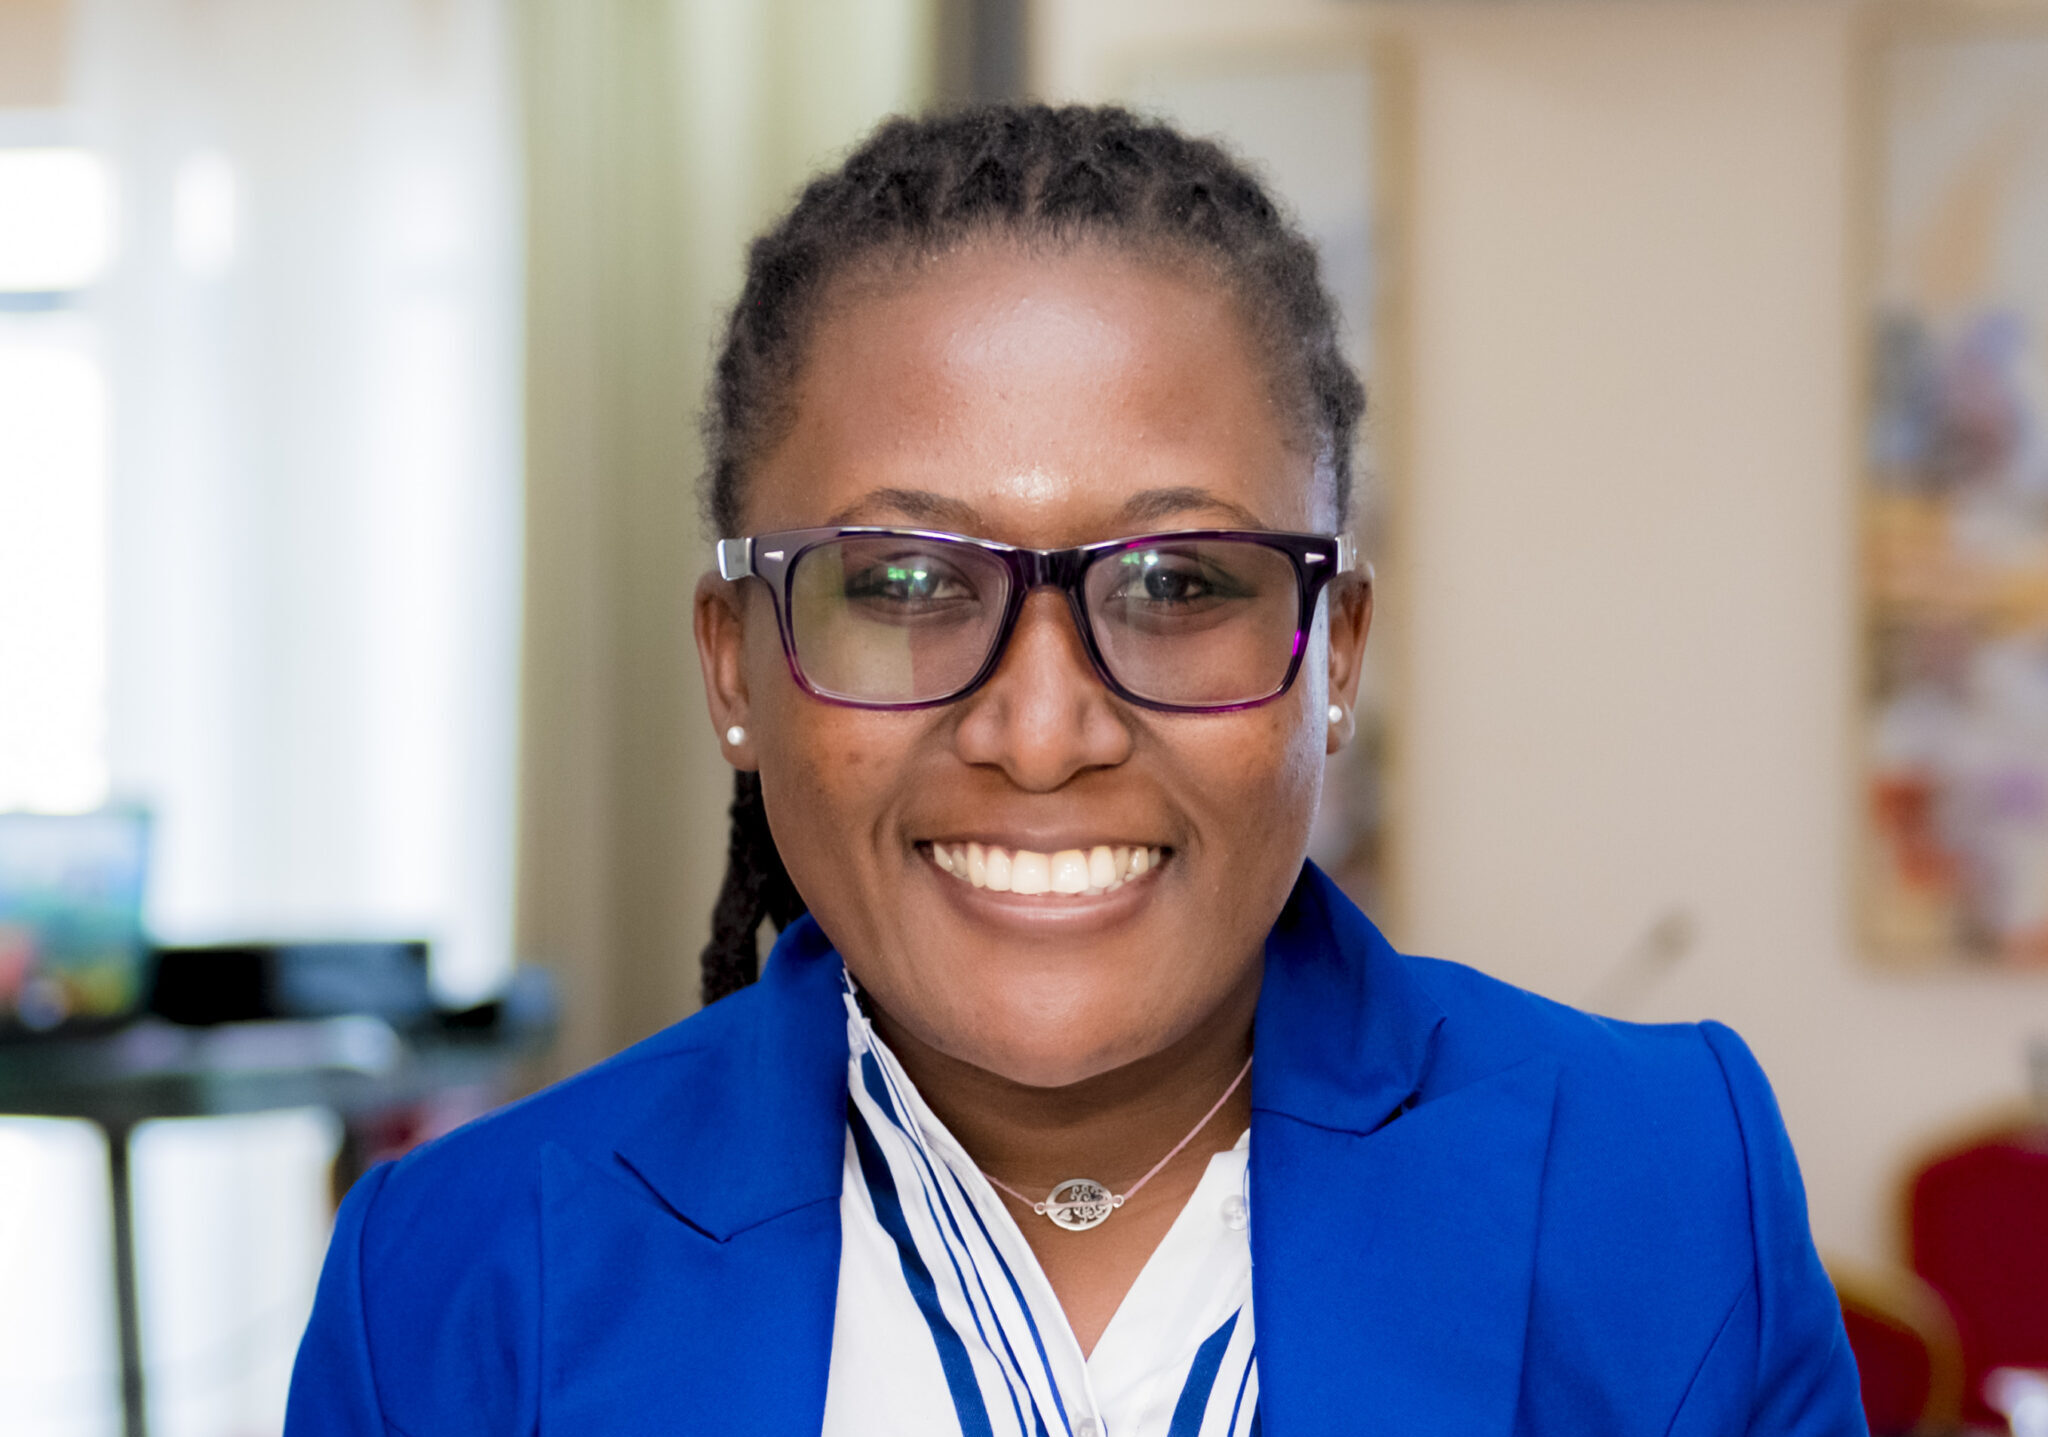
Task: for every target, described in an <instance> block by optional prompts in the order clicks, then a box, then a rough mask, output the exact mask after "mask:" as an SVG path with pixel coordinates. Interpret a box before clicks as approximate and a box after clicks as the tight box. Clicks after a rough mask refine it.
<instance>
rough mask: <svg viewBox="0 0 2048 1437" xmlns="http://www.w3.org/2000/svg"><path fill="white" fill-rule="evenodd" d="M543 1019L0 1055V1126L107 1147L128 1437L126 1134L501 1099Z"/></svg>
mask: <svg viewBox="0 0 2048 1437" xmlns="http://www.w3.org/2000/svg"><path fill="white" fill-rule="evenodd" d="M551 1016H552V1015H549V1018H548V1019H547V1020H538V1019H529V1020H527V1021H525V1022H523V1023H521V1022H500V1023H499V1024H498V1025H497V1026H496V1027H494V1028H490V1029H479V1030H476V1031H463V1030H453V1031H425V1032H410V1033H404V1034H401V1033H400V1032H398V1031H397V1030H395V1029H393V1028H392V1027H391V1026H390V1025H389V1024H388V1023H386V1022H384V1021H383V1020H382V1019H380V1018H370V1017H361V1016H352V1017H339V1018H316V1019H288V1020H278V1021H266V1022H254V1023H223V1024H221V1025H219V1026H218V1027H211V1028H187V1027H179V1026H177V1025H175V1024H171V1023H166V1022H164V1021H162V1020H161V1019H155V1018H147V1019H143V1020H141V1021H139V1022H137V1023H134V1024H132V1025H130V1026H129V1027H126V1028H123V1029H121V1030H120V1031H118V1032H115V1033H111V1034H107V1035H104V1036H99V1037H90V1038H86V1037H80V1038H44V1039H39V1040H37V1041H34V1042H27V1043H21V1044H10V1045H8V1046H4V1047H0V1113H10V1114H22V1115H27V1116H33V1117H51V1118H83V1119H85V1120H87V1121H89V1122H92V1123H94V1124H97V1125H98V1127H99V1128H100V1130H101V1131H102V1132H103V1133H105V1134H106V1139H107V1178H108V1182H109V1183H110V1185H111V1188H112V1195H113V1215H114V1223H113V1227H114V1283H115V1289H116V1291H115V1296H116V1299H117V1306H116V1312H117V1313H118V1316H119V1326H120V1338H121V1407H122V1412H123V1416H124V1424H125V1425H124V1430H125V1432H126V1433H127V1437H146V1427H147V1415H146V1410H145V1407H144V1402H143V1368H142V1333H141V1327H140V1320H139V1318H138V1315H137V1309H136V1294H135V1228H134V1220H133V1210H132V1198H131V1193H130V1189H129V1183H128V1156H129V1142H130V1139H131V1138H132V1137H133V1135H134V1132H135V1128H136V1126H137V1125H138V1124H140V1123H144V1122H148V1121H150V1120H151V1119H154V1118H197V1117H218V1116H225V1115H227V1114H231V1113H254V1112H264V1111H267V1110H272V1109H279V1108H301V1107H320V1108H329V1109H332V1110H333V1111H335V1112H337V1113H339V1114H341V1115H342V1116H343V1117H344V1118H348V1117H351V1116H357V1115H364V1114H369V1113H375V1112H379V1111H383V1110H386V1109H390V1108H396V1107H403V1106H406V1105H408V1104H412V1103H417V1102H421V1101H423V1100H425V1099H427V1098H430V1097H433V1096H434V1095H436V1094H438V1093H445V1092H448V1091H449V1090H451V1089H455V1088H467V1087H476V1086H483V1085H488V1086H493V1087H497V1088H499V1089H501V1090H504V1091H507V1092H509V1089H510V1086H511V1084H512V1081H513V1079H514V1078H515V1076H516V1074H517V1071H518V1068H519V1066H520V1065H521V1064H522V1063H524V1062H525V1061H527V1060H528V1059H531V1058H534V1057H536V1056H538V1055H539V1054H540V1053H541V1052H543V1051H544V1050H545V1049H546V1047H547V1044H548V1041H549V1040H550V1039H551V1038H552V1037H553V1023H552V1021H551Z"/></svg>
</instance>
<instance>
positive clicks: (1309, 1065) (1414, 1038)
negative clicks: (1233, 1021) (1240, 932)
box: [1252, 863, 1444, 1133]
mask: <svg viewBox="0 0 2048 1437" xmlns="http://www.w3.org/2000/svg"><path fill="white" fill-rule="evenodd" d="M1443 1025H1444V1012H1443V1009H1442V1008H1440V1007H1439V1006H1438V1005H1437V1002H1436V1000H1435V999H1434V998H1432V997H1430V995H1429V994H1428V993H1427V992H1426V991H1425V990H1424V989H1423V987H1422V985H1421V984H1420V983H1418V982H1417V981H1416V979H1415V977H1414V974H1413V972H1412V970H1411V967H1410V965H1409V964H1408V963H1407V962H1406V961H1405V960H1404V959H1402V958H1401V956H1400V955H1399V954H1397V953H1395V951H1394V949H1393V947H1392V946H1391V945H1390V944H1389V943H1388V942H1387V940H1386V939H1385V938H1382V937H1381V936H1380V932H1379V930H1378V929H1377V928H1375V927H1373V926H1372V924H1371V922H1369V921H1368V920H1367V919H1366V916H1365V915H1364V914H1363V913H1361V912H1359V911H1358V908H1357V906H1356V905H1354V904H1353V903H1352V902H1351V900H1350V899H1348V898H1346V897H1345V896H1344V894H1343V892H1342V890H1340V889H1339V888H1338V887H1337V885H1336V884H1334V883H1332V882H1331V881H1330V880H1329V878H1328V877H1327V876H1326V875H1325V874H1324V873H1323V871H1322V870H1321V869H1319V868H1317V867H1316V866H1315V865H1314V864H1312V863H1311V864H1306V865H1304V866H1303V868H1302V873H1301V878H1300V881H1299V882H1297V883H1296V884H1295V887H1294V893H1293V896H1292V897H1290V898H1289V899H1288V902H1287V907H1286V908H1285V909H1284V910H1282V912H1281V914H1280V921H1279V922H1278V923H1276V924H1275V925H1274V926H1273V933H1272V936H1271V937H1270V938H1269V939H1268V940H1267V943H1266V973H1265V980H1264V983H1263V985H1262V986H1261V988H1260V990H1259V1009H1258V1016H1257V1018H1256V1020H1255V1022H1254V1028H1253V1048H1254V1051H1255V1052H1256V1053H1257V1054H1258V1061H1257V1062H1256V1063H1255V1064H1254V1065H1253V1068H1252V1107H1253V1109H1254V1110H1255V1111H1259V1110H1263V1111H1266V1112H1274V1113H1282V1114H1285V1115H1286V1116H1288V1117H1292V1118H1297V1119H1299V1120H1300V1121H1302V1122H1305V1123H1314V1124H1316V1125H1317V1126H1319V1127H1325V1128H1339V1129H1343V1130H1345V1131H1347V1132H1357V1133H1367V1132H1372V1131H1373V1130H1374V1129H1376V1128H1378V1127H1380V1126H1381V1125H1382V1124H1384V1123H1385V1122H1386V1121H1387V1120H1388V1119H1389V1118H1390V1117H1392V1116H1393V1115H1394V1113H1396V1112H1397V1111H1399V1110H1400V1109H1401V1108H1402V1107H1403V1105H1405V1104H1407V1103H1408V1102H1409V1101H1410V1100H1411V1099H1412V1098H1413V1097H1414V1095H1415V1094H1416V1092H1417V1091H1418V1090H1419V1089H1420V1088H1421V1086H1422V1083H1423V1081H1424V1079H1425V1077H1426V1076H1427V1074H1428V1071H1429V1064H1430V1059H1431V1056H1432V1055H1433V1054H1434V1052H1435V1049H1436V1044H1437V1038H1438V1035H1439V1033H1440V1032H1441V1030H1442V1028H1443Z"/></svg>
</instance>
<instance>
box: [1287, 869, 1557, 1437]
mask: <svg viewBox="0 0 2048 1437" xmlns="http://www.w3.org/2000/svg"><path fill="white" fill-rule="evenodd" d="M1337 1014H1343V1015H1348V1016H1347V1017H1346V1018H1333V1015H1337ZM1446 1021H1447V1020H1446V1019H1445V1017H1444V1015H1443V1013H1442V1011H1441V1010H1440V1009H1439V1008H1438V1007H1437V1006H1436V1004H1435V1002H1434V1000H1433V999H1431V998H1430V997H1429V995H1428V994H1427V993H1426V992H1424V991H1423V990H1422V988H1421V987H1420V985H1419V984H1418V983H1417V982H1416V980H1415V978H1414V976H1413V974H1412V972H1411V971H1410V969H1409V967H1408V965H1407V964H1406V963H1405V962H1404V961H1403V960H1402V959H1400V958H1399V957H1398V956H1397V955H1395V954H1394V953H1393V951H1392V949H1391V948H1389V947H1388V946H1387V944H1386V942H1385V940H1384V939H1382V938H1381V937H1380V936H1379V934H1378V933H1377V932H1376V931H1375V930H1373V929H1372V927H1371V925H1370V924H1369V923H1367V922H1366V921H1365V919H1364V917H1363V915H1361V914H1359V913H1358V912H1357V910H1356V909H1354V908H1352V907H1351V905H1350V904H1349V902H1348V901H1346V900H1345V899H1344V898H1343V897H1342V895H1341V894H1338V893H1337V892H1336V891H1335V889H1334V887H1332V886H1331V885H1330V884H1329V882H1328V880H1327V879H1325V878H1323V877H1322V875H1321V874H1319V873H1316V872H1315V871H1314V870H1313V869H1311V870H1310V871H1309V873H1308V874H1307V875H1306V876H1305V877H1304V879H1303V882H1302V886H1301V888H1300V889H1299V890H1298V891H1297V893H1296V896H1295V901H1294V903H1293V904H1292V905H1290V909H1289V914H1288V916H1287V917H1286V918H1285V919H1283V922H1282V925H1281V927H1280V928H1278V929H1276V931H1275V935H1274V939H1273V942H1272V944H1271V945H1270V946H1269V949H1268V956H1267V970H1266V986H1265V988H1264V990H1263V991H1262V994H1261V998H1260V1010H1259V1019H1258V1034H1257V1051H1258V1052H1259V1055H1260V1066H1259V1067H1258V1068H1255V1069H1254V1089H1253V1093H1252V1105H1253V1115H1252V1144H1251V1164H1252V1174H1251V1197H1252V1283H1253V1295H1254V1303H1255V1307H1256V1311H1257V1314H1258V1316H1257V1321H1258V1342H1259V1390H1260V1398H1259V1401H1260V1411H1261V1414H1262V1417H1263V1420H1264V1422H1265V1424H1267V1425H1270V1427H1271V1429H1272V1430H1273V1431H1276V1432H1287V1433H1290V1434H1306V1433H1315V1432H1327V1433H1346V1434H1349V1433H1355V1432H1359V1431H1368V1430H1369V1431H1386V1432H1413V1431H1427V1432H1443V1433H1458V1434H1474V1437H1479V1435H1480V1434H1507V1433H1509V1432H1510V1431H1511V1430H1512V1428H1513V1425H1514V1419H1515V1406H1516V1398H1517V1393H1518V1391H1519V1389H1520V1384H1521V1369H1522V1349H1523V1338H1524V1331H1525V1328H1526V1325H1527V1320H1528V1308H1529V1295H1530V1285H1531V1281H1532V1278H1533V1272H1534V1259H1535V1244H1536V1223H1537V1213H1538V1208H1539V1196H1540V1188H1541V1184H1542V1177H1543V1170H1544V1160H1545V1154H1546V1152H1547V1149H1548V1146H1549V1137H1550V1117H1551V1108H1552V1103H1553V1099H1554V1096H1555V1090H1556V1079H1557V1072H1556V1069H1555V1067H1554V1065H1552V1064H1551V1063H1549V1062H1548V1061H1544V1060H1537V1061H1531V1062H1525V1063H1522V1064H1520V1065H1518V1066H1515V1067H1512V1068H1509V1069H1507V1070H1505V1071H1499V1072H1495V1073H1491V1074H1487V1075H1484V1076H1480V1077H1477V1078H1474V1079H1472V1080H1470V1081H1460V1082H1459V1083H1458V1084H1457V1085H1456V1086H1455V1087H1453V1088H1452V1089H1451V1090H1450V1091H1447V1092H1443V1093H1441V1094H1439V1093H1436V1092H1434V1091H1431V1090H1430V1089H1429V1087H1428V1079H1429V1076H1430V1066H1431V1060H1432V1057H1433V1056H1434V1052H1435V1048H1436V1044H1437V1041H1438V1038H1439V1036H1440V1029H1441V1028H1442V1026H1443V1025H1444V1023H1445V1022H1446ZM1262 1078H1263V1080H1264V1081H1263V1082H1262V1081H1261V1079H1262Z"/></svg>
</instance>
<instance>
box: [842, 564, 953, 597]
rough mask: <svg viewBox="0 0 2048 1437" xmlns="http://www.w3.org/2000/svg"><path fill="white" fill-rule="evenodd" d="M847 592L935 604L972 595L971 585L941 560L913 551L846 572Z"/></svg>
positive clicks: (848, 593) (848, 594)
mask: <svg viewBox="0 0 2048 1437" xmlns="http://www.w3.org/2000/svg"><path fill="white" fill-rule="evenodd" d="M846 595H847V597H848V598H850V599H863V600H867V601H869V602H877V603H891V604H935V603H946V602H953V601H957V600H961V599H971V598H973V597H974V589H973V586H972V585H970V584H968V583H967V582H966V580H964V579H962V578H961V577H960V575H959V574H958V573H956V572H954V570H953V569H952V568H951V567H950V566H949V565H947V564H946V563H944V562H943V561H942V560H938V559H933V558H929V557H925V556H921V555H913V556H908V557H904V558H896V559H887V560H882V561H880V562H877V563H874V564H870V565H869V566H868V567H867V568H865V569H861V570H858V571H856V572H854V573H851V574H848V575H847V576H846Z"/></svg>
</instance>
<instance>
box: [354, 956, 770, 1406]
mask: <svg viewBox="0 0 2048 1437" xmlns="http://www.w3.org/2000/svg"><path fill="white" fill-rule="evenodd" d="M753 1006H754V1005H753V1003H752V1002H751V1001H749V999H748V995H747V994H740V995H736V996H735V997H733V998H730V999H727V1000H725V1001H724V1002H721V1003H719V1004H717V1005H715V1006H714V1007H712V1008H710V1009H706V1010H705V1011H704V1012H702V1013H700V1014H697V1015H693V1016H692V1017H690V1018H688V1019H685V1020H684V1021H682V1022H680V1023H677V1024H675V1025H673V1026H671V1027H669V1028H666V1029H664V1030H662V1031H661V1032H659V1033H656V1034H655V1035H654V1036H652V1037H650V1038H648V1039H646V1040H644V1041H642V1042H640V1043H638V1044H636V1045H634V1046H633V1047H630V1048H627V1049H625V1050H624V1051H622V1052H620V1053H618V1054H616V1055H615V1056H613V1057H611V1058H609V1059H607V1060H605V1061H604V1062H602V1063H599V1064H598V1065H596V1066H595V1067H592V1068H590V1069H587V1070H585V1071H584V1072H581V1073H579V1074H577V1075H575V1076H574V1077H571V1078H568V1079H565V1080H563V1081H561V1082H559V1083H556V1084H554V1085H552V1086H550V1087H548V1088H546V1089H543V1090H542V1091H540V1092H538V1093H535V1094H533V1095H532V1096H530V1097H528V1098H525V1099H522V1100H521V1101H519V1102H516V1103H513V1104H510V1105H508V1106H507V1107H504V1108H501V1109H499V1110H497V1111H496V1112H493V1113H491V1114H488V1115H486V1116H485V1117H482V1118H479V1119H477V1120H476V1121H474V1122H471V1123H468V1124H466V1125H464V1126H463V1127H461V1128H458V1129H456V1130H455V1131H454V1132H452V1133H449V1134H447V1135H446V1136H444V1137H441V1138H439V1139H436V1140H435V1141H433V1142H431V1143H428V1144H425V1145H424V1146H422V1147H420V1148H418V1149H416V1150H414V1151H413V1152H411V1153H409V1154H407V1155H406V1156H405V1157H403V1158H401V1159H399V1160H397V1161H396V1162H394V1163H389V1164H383V1165H380V1166H379V1167H377V1168H376V1169H373V1170H372V1171H371V1172H370V1173H369V1174H367V1175H365V1177H364V1178H363V1179H362V1180H361V1181H360V1182H358V1183H357V1185H356V1189H355V1190H354V1191H353V1192H351V1194H350V1197H349V1216H350V1219H351V1221H350V1224H349V1226H348V1231H347V1236H348V1239H349V1247H350V1248H351V1250H350V1251H348V1252H342V1251H339V1250H338V1249H339V1247H340V1246H341V1237H342V1229H340V1228H338V1229H337V1244H336V1248H335V1249H330V1252H329V1256H328V1265H329V1268H330V1270H338V1269H339V1268H341V1267H346V1268H347V1269H348V1270H349V1274H350V1276H349V1279H348V1281H349V1283H350V1285H351V1286H352V1287H353V1289H354V1290H355V1292H356V1293H357V1294H358V1297H357V1299H356V1300H357V1301H358V1303H359V1312H360V1319H359V1320H360V1327H361V1332H362V1335H363V1336H362V1340H363V1343H364V1347H365V1354H364V1355H365V1360H366V1366H367V1367H368V1369H369V1370H370V1371H371V1372H373V1373H374V1374H375V1387H376V1390H377V1391H378V1393H379V1394H380V1395H381V1400H382V1403H383V1410H384V1412H385V1414H386V1416H387V1417H388V1418H389V1420H391V1421H392V1422H394V1423H396V1424H398V1425H399V1426H400V1427H401V1428H402V1429H403V1430H406V1431H410V1432H421V1433H425V1432H450V1433H456V1432H467V1431H472V1430H477V1431H484V1430H488V1431H526V1430H530V1425H529V1419H530V1418H531V1415H532V1413H533V1411H534V1410H535V1408H534V1403H535V1401H536V1400H537V1394H536V1392H535V1390H534V1384H535V1382H536V1380H537V1378H536V1374H537V1372H538V1370H539V1368H538V1354H539V1334H540V1329H541V1282H542V1275H543V1263H542V1261H541V1244H542V1223H543V1215H542V1208H543V1203H544V1193H543V1173H544V1171H545V1170H546V1169H547V1168H548V1166H549V1155H550V1154H551V1153H556V1154H557V1155H559V1153H560V1152H563V1151H566V1152H567V1153H568V1154H569V1155H571V1156H572V1157H574V1158H576V1159H579V1160H580V1161H581V1163H582V1164H583V1165H584V1166H585V1167H587V1168H594V1169H597V1170H599V1171H602V1172H611V1173H613V1174H615V1176H616V1177H617V1179H618V1182H619V1184H620V1186H621V1187H622V1188H624V1189H627V1190H630V1191H633V1192H636V1193H641V1194H644V1193H645V1189H644V1187H643V1186H642V1185H641V1184H640V1182H639V1180H638V1179H637V1178H636V1177H635V1176H634V1175H633V1174H631V1173H629V1172H626V1171H624V1170H623V1168H622V1167H621V1165H620V1164H619V1163H618V1162H617V1160H616V1158H615V1157H614V1148H615V1147H616V1146H617V1145H618V1144H619V1143H621V1142H623V1141H624V1140H625V1139H626V1138H627V1137H628V1136H629V1135H630V1134H632V1133H633V1132H634V1131H636V1130H640V1129H644V1127H645V1126H646V1125H647V1124H649V1123H652V1122H654V1121H656V1120H657V1119H660V1120H662V1121H668V1122H673V1123H679V1124H687V1123H689V1122H690V1121H691V1120H692V1118H691V1115H692V1113H694V1112H697V1111H698V1110H699V1109H700V1108H701V1097H702V1093H703V1089H704V1084H705V1083H706V1082H707V1081H711V1080H715V1074H716V1072H717V1070H718V1069H719V1066H720V1063H721V1059H723V1058H724V1057H726V1056H728V1055H727V1052H726V1050H727V1049H728V1047H729V1045H731V1044H733V1043H735V1042H740V1043H743V1042H744V1041H745V1038H746V1029H747V1026H748V1020H749V1012H750V1010H751V1008H752V1007H753ZM692 1093H694V1094H696V1095H698V1101H695V1102H692V1101H689V1100H688V1098H687V1097H686V1095H689V1094H692ZM648 1200H649V1201H652V1200H653V1199H652V1198H651V1197H650V1198H649V1199H648ZM315 1320H316V1324H317V1323H318V1322H319V1320H320V1318H319V1314H318V1313H317V1312H316V1319H315Z"/></svg>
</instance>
